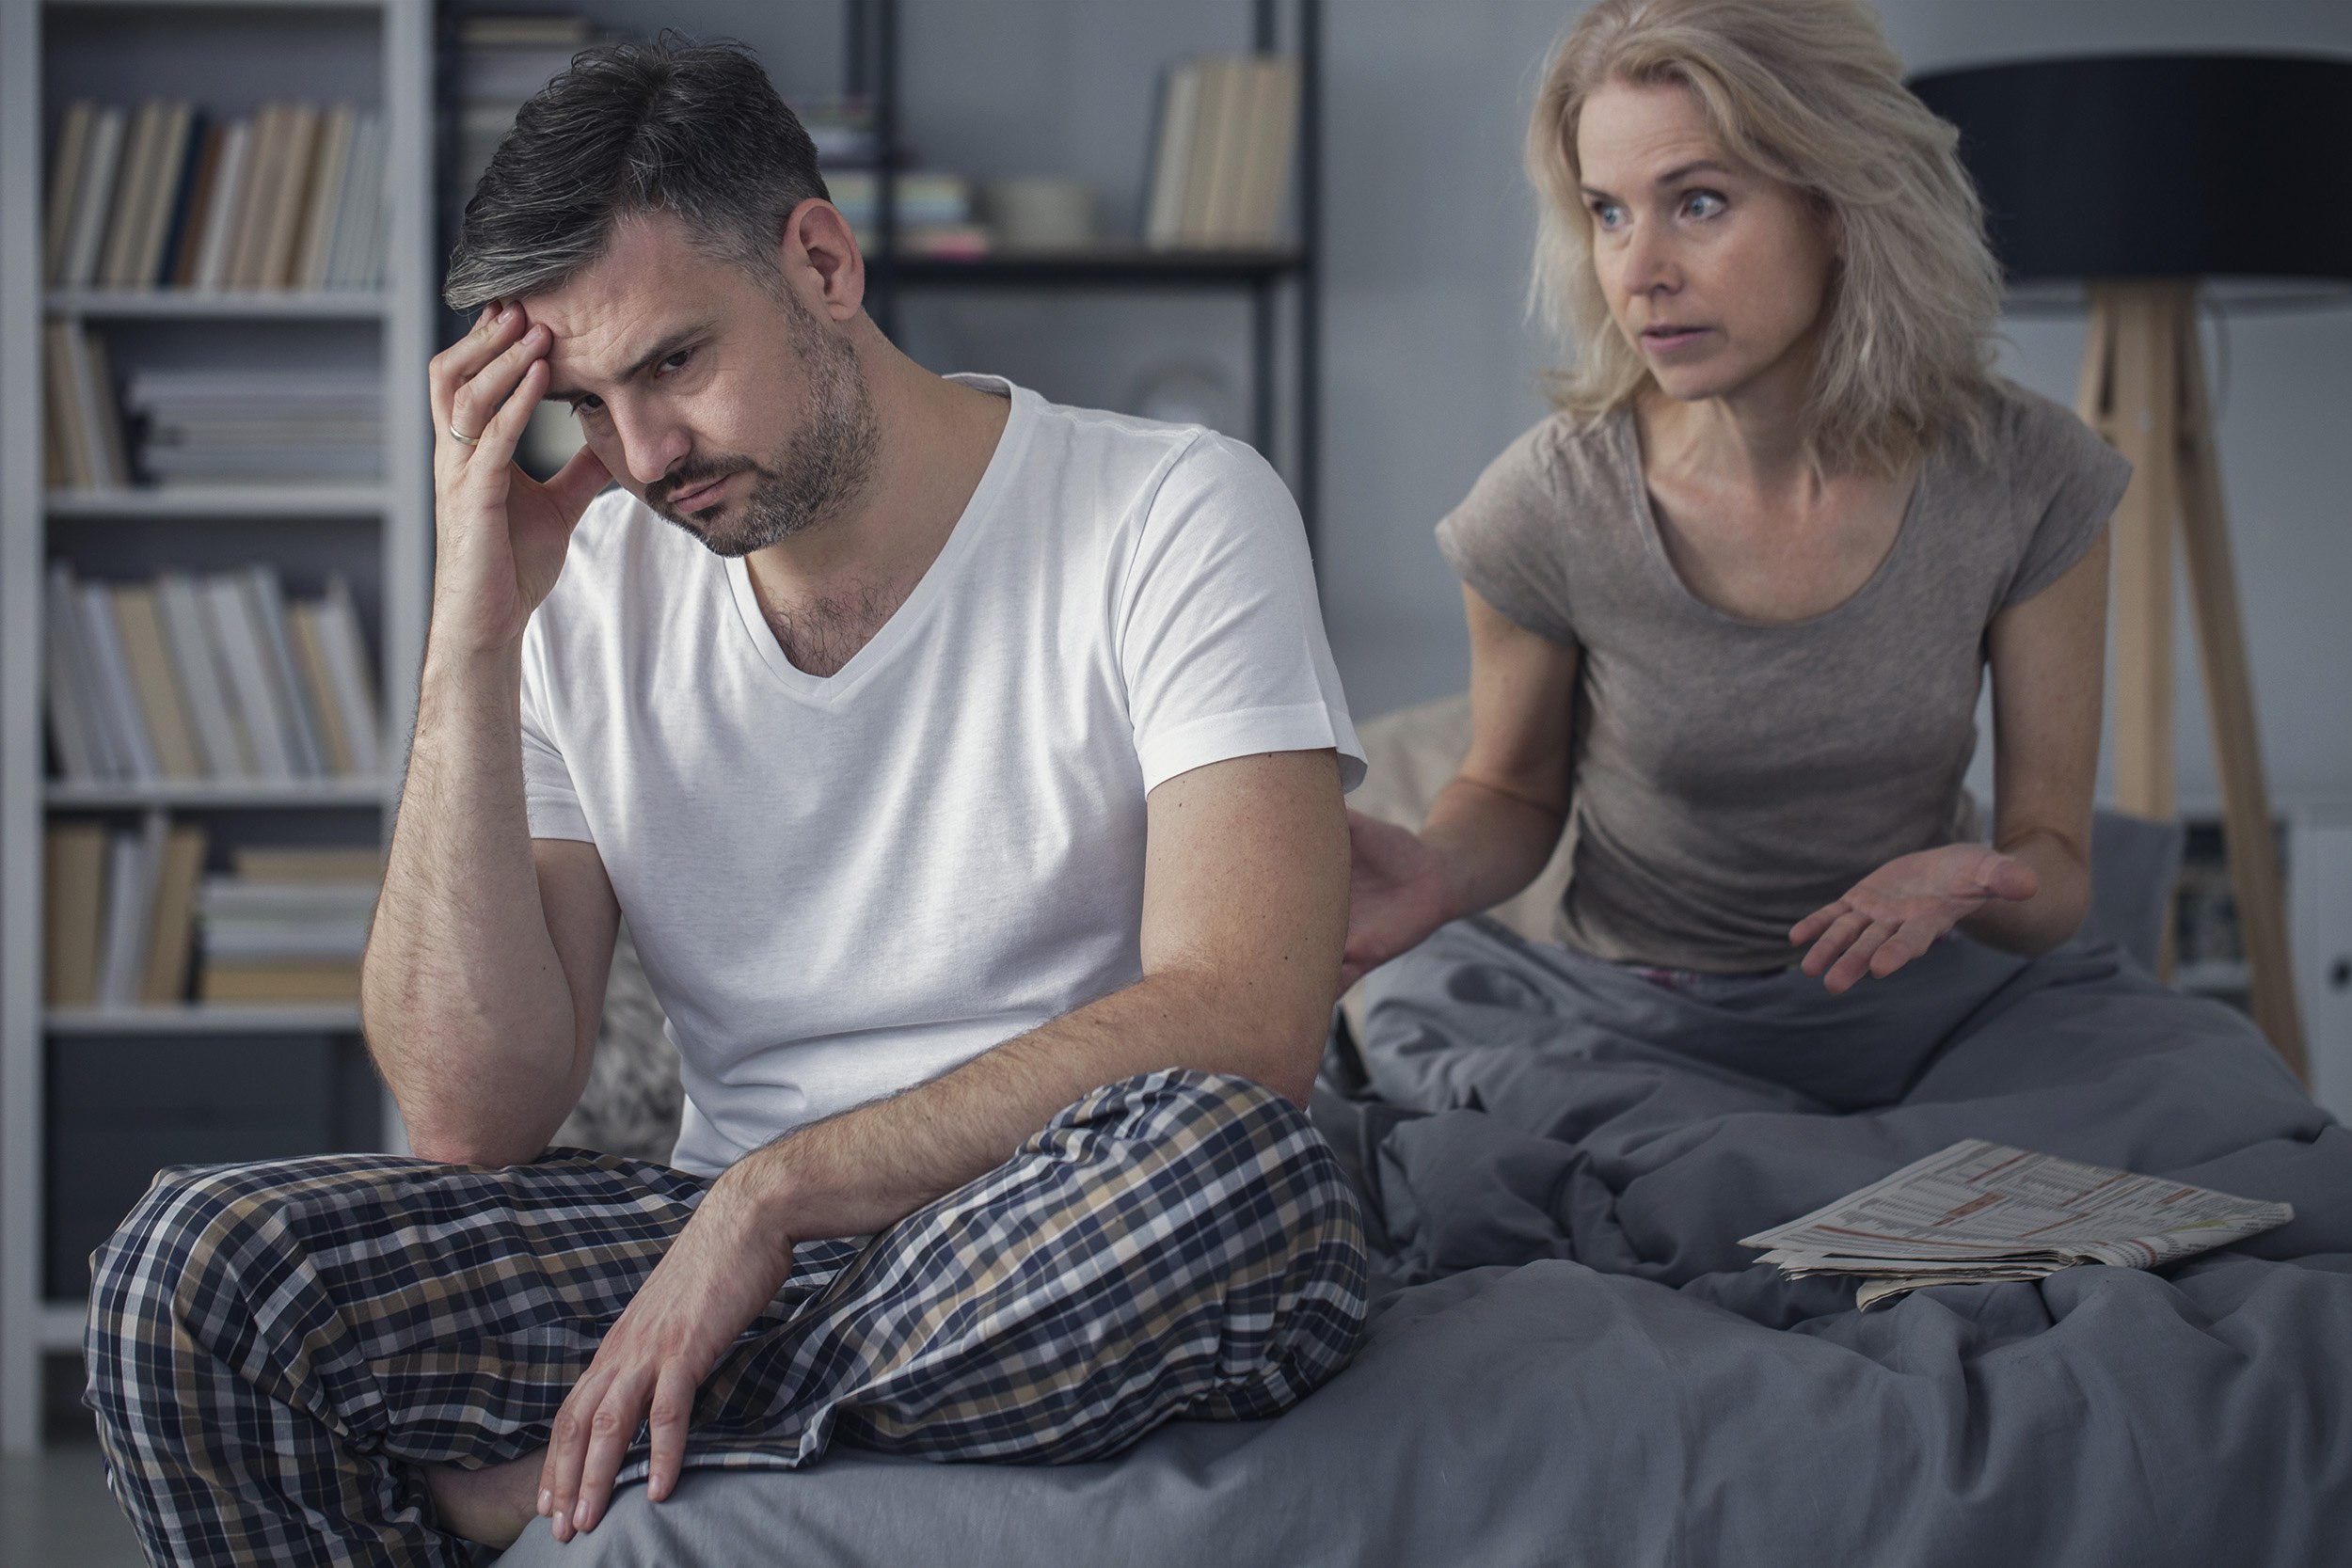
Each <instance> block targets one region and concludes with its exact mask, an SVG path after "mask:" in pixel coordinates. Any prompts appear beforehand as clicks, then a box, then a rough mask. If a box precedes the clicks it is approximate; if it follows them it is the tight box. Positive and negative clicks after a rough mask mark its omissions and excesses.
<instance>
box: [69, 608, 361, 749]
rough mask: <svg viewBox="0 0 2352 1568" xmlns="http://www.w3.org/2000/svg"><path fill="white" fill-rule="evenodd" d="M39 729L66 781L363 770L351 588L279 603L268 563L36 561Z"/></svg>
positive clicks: (358, 666) (356, 620) (356, 623)
mask: <svg viewBox="0 0 2352 1568" xmlns="http://www.w3.org/2000/svg"><path fill="white" fill-rule="evenodd" d="M47 623H48V625H47V636H48V659H47V669H46V679H47V706H48V712H49V734H50V738H51V740H52V742H53V744H54V747H55V750H56V758H57V764H58V768H59V770H60V772H61V773H62V774H63V776H64V777H65V778H66V779H68V780H70V781H72V782H74V783H79V784H100V783H134V784H136V783H149V782H153V781H157V780H166V779H220V780H273V781H275V780H294V779H310V778H327V777H342V778H370V777H373V776H374V775H375V774H376V773H377V771H378V769H379V768H380V767H381V765H382V756H383V750H382V748H383V740H382V732H381V728H380V720H379V718H378V715H377V710H376V704H375V695H374V678H373V675H372V673H370V668H369V659H368V653H367V645H366V642H365V641H364V640H363V638H362V637H361V635H360V630H359V617H358V611H357V610H356V609H355V608H354V607H353V604H352V598H351V590H350V587H349V585H348V584H346V583H345V582H344V581H343V579H342V578H340V577H330V578H327V581H326V593H325V594H323V595H322V596H321V597H319V598H316V599H310V600H297V601H295V602H294V603H293V604H291V605H289V604H288V602H287V600H286V595H285V592H284V590H283V588H282V587H281V585H280V584H279V581H278V574H277V571H276V570H275V569H274V568H272V567H270V566H267V565H254V566H248V567H246V568H244V569H243V570H241V571H233V572H220V573H215V574H212V575H209V576H205V577H200V578H199V577H192V576H190V575H188V574H186V573H183V572H166V573H164V574H163V575H162V576H161V577H159V578H155V580H153V581H152V582H137V583H128V582H126V583H105V582H85V581H77V580H75V578H74V576H73V573H72V569H71V568H70V567H68V566H66V565H65V564H63V563H62V562H60V563H57V564H56V565H53V566H52V567H51V568H50V574H49V588H48V610H47Z"/></svg>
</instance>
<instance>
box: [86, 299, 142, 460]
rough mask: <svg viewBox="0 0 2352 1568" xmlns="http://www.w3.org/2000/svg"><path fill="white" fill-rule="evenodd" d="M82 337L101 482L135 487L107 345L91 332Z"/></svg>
mask: <svg viewBox="0 0 2352 1568" xmlns="http://www.w3.org/2000/svg"><path fill="white" fill-rule="evenodd" d="M80 337H81V341H82V360H83V363H84V366H85V370H84V372H83V378H82V387H83V391H84V395H85V398H86V399H87V403H86V406H85V409H84V413H85V417H86V418H87V420H89V423H90V428H91V429H92V430H94V431H95V432H96V433H97V436H98V450H97V451H96V452H95V453H94V454H93V455H94V457H95V459H96V463H97V467H98V472H99V482H100V483H103V484H108V485H118V486H119V485H125V484H128V483H131V462H130V457H129V454H128V453H127V452H126V451H124V449H123V442H122V411H121V408H120V405H119V404H117V403H116V401H115V378H114V372H113V370H112V369H111V368H110V367H109V366H108V364H107V362H106V341H105V340H104V339H103V338H101V337H100V336H99V335H98V334H97V333H95V332H91V331H89V330H87V328H85V329H84V330H83V331H82V332H81V334H80Z"/></svg>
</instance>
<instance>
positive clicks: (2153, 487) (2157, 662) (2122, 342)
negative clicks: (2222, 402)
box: [2075, 281, 2309, 1081]
mask: <svg viewBox="0 0 2352 1568" xmlns="http://www.w3.org/2000/svg"><path fill="white" fill-rule="evenodd" d="M2075 411H2076V412H2077V413H2078V414H2080V415H2081V416H2082V419H2083V422H2084V423H2086V424H2088V425H2090V427H2091V429H2093V430H2095V431H2097V432H2098V433H2099V434H2100V435H2101V436H2105V437H2106V440H2107V442H2108V444H2109V445H2111V446H2113V447H2114V448H2115V449H2116V450H2117V451H2120V452H2122V454H2123V455H2124V456H2125V457H2127V458H2129V459H2130V460H2131V464H2132V483H2131V487H2130V488H2129V489H2128V490H2126V491H2125V492H2124V495H2123V499H2122V504H2120V505H2119V506H2117V508H2116V510H2115V522H2114V528H2113V539H2114V544H2113V551H2114V560H2115V585H2114V594H2113V607H2114V608H2113V637H2112V647H2113V658H2114V683H2113V690H2114V699H2115V783H2116V790H2115V793H2116V804H2117V805H2118V806H2119V807H2121V808H2122V810H2124V811H2127V812H2130V813H2132V814H2134V815H2135V816H2147V817H2153V818H2156V819H2158V820H2161V821H2170V820H2171V819H2172V818H2173V817H2174V816H2177V815H2178V812H2179V807H2178V803H2177V800H2176V795H2175V787H2174V769H2173V712H2174V707H2173V701H2174V699H2173V686H2172V614H2173V587H2172V570H2173V568H2172V560H2173V554H2172V533H2173V520H2174V518H2175V517H2177V518H2178V519H2179V520H2180V532H2181V542H2182V547H2183V550H2184V552H2185V556H2186V559H2187V563H2188V591H2189V602H2190V604H2191V606H2192V608H2193V610H2194V611H2195V614H2196V624H2197V641H2198V650H2199V654H2200V656H2201V657H2200V662H2201V666H2202V669H2203V673H2204V683H2205V699H2206V707H2207V710H2208V712H2209V715H2210V717H2211V720H2212V727H2213V742H2214V761H2215V766H2216V768H2217V770H2218V771H2219V773H2220V777H2221V800H2222V831H2223V834H2224V841H2225V842H2226V844H2227V845H2228V847H2229V856H2230V877H2231V884H2232V887H2233V892H2234V893H2235V895H2236V898H2237V909H2238V922H2239V929H2240V931H2241V932H2242V934H2243V936H2244V939H2245V945H2246V961H2247V971H2248V977H2249V988H2250V990H2251V991H2252V1001H2253V1008H2254V1022H2256V1023H2257V1024H2258V1025H2259V1026H2260V1027H2261V1029H2262V1031H2263V1033H2264V1034H2265V1035H2266V1036H2268V1037H2269V1038H2270V1042H2271V1044H2272V1045H2274V1046H2276V1047H2277V1048H2278V1051H2279V1053H2280V1055H2281V1056H2283V1057H2284V1058H2286V1062H2287V1065H2288V1066H2289V1067H2291V1068H2293V1069H2295V1071H2296V1075H2297V1076H2298V1077H2304V1078H2305V1079H2306V1080H2307V1081H2308V1076H2309V1069H2308V1067H2307V1065H2306V1063H2305V1058H2304V1050H2303V1026H2302V1021H2301V1017H2300V1015H2299V1013H2298V1012H2297V1010H2296V1001H2295V989H2294V978H2293V971H2292V970H2291V969H2290V968H2289V965H2288V954H2287V929H2286V913H2285V900H2284V898H2283V897H2282V895H2281V879H2280V873H2279V847H2278V841H2277V839H2276V837H2275V836H2274V832H2273V829H2272V825H2271V816H2270V794H2269V789H2268V786H2267V784H2265V781H2264V777H2263V765H2262V746H2261V742H2260V738H2259V736H2257V734H2256V727H2255V722H2254V689H2253V675H2252V669H2251V666H2250V665H2249V662H2248V660H2247V657H2246V625H2245V620H2244V617H2243V615H2242V613H2241V610H2240V608H2239V602H2238V592H2237V570H2236V566H2235V564H2234V563H2233V561H2232V559H2231V554H2230V531H2229V522H2228V518H2227V515H2226V514H2225V513H2224V511H2223V510H2222V502H2221V469H2220V465H2219V462H2218V459H2217V455H2216V451H2215V447H2214V438H2213V420H2212V413H2211V409H2210V405H2209V403H2208V400H2207V398H2206V395H2205V372H2204V356H2203V354H2202V352H2201V349H2200V347H2199V344H2198V341H2197V316H2196V294H2195V291H2194V288H2193V286H2192V285H2190V284H2188V283H2186V282H2163V281H2159V282H2106V283H2094V284H2092V285H2091V288H2090V336H2089V338H2088V340H2087V341H2086V342H2085V345H2084V350H2083V371H2082V381H2081V384H2080V388H2079V391H2078V392H2077V395H2076V399H2075ZM2166 930H2167V936H2168V938H2169V934H2170V923H2169V921H2168V922H2167V923H2166ZM2169 948H2170V944H2169V941H2168V942H2167V952H2168V953H2169ZM2166 967H2167V969H2168V970H2169V962H2168V964H2167V965H2166Z"/></svg>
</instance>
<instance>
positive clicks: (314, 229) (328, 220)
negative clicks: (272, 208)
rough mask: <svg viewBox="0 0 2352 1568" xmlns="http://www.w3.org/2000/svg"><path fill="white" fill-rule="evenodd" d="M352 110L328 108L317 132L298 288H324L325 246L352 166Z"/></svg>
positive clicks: (341, 105)
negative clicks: (316, 146) (316, 149)
mask: <svg viewBox="0 0 2352 1568" xmlns="http://www.w3.org/2000/svg"><path fill="white" fill-rule="evenodd" d="M351 131H352V108H351V105H350V104H348V103H338V104H336V105H335V106H334V107H333V108H331V109H329V110H328V111H327V114H326V121H325V123H324V125H323V126H322V127H321V129H320V133H319V154H318V160H317V163H316V165H315V166H313V168H312V169H311V175H310V195H309V197H308V198H306V199H305V200H304V203H303V214H302V243H301V244H300V245H298V246H297V247H296V249H295V256H294V285H295V286H296V287H297V288H303V289H320V288H325V287H326V247H327V242H328V241H329V240H330V239H332V238H333V237H334V232H335V210H336V208H337V207H339V206H341V205H342V194H343V185H344V182H345V181H346V180H347V179H348V177H349V172H350V166H351Z"/></svg>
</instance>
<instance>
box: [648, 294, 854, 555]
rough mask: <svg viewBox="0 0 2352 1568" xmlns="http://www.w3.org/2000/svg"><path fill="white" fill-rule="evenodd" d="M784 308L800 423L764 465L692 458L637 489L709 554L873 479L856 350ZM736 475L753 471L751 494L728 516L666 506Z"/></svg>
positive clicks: (800, 518) (802, 525)
mask: <svg viewBox="0 0 2352 1568" xmlns="http://www.w3.org/2000/svg"><path fill="white" fill-rule="evenodd" d="M786 305H787V309H790V310H791V311H792V315H793V335H792V336H793V348H794V349H795V350H796V351H797V352H798V354H799V356H800V361H801V370H802V372H803V376H804V377H805V386H806V388H807V394H806V398H805V403H806V405H807V409H808V422H807V423H806V424H804V425H803V426H802V427H801V429H800V430H799V431H798V432H797V433H795V434H794V436H793V437H792V439H791V441H790V442H789V443H788V444H787V446H786V447H785V449H784V452H783V454H782V455H781V456H780V457H778V458H777V459H775V460H774V461H773V462H772V463H761V462H758V461H756V460H755V459H753V458H749V457H743V456H738V455H715V456H701V455H693V456H690V457H688V458H687V460H686V461H685V462H684V463H681V464H680V465H679V466H678V467H675V468H673V469H672V470H671V471H670V472H668V473H667V474H664V475H663V476H662V477H661V478H660V481H658V482H657V483H652V484H648V485H647V486H645V503H646V504H647V505H648V506H650V507H652V508H653V509H654V511H656V512H658V513H660V515H662V516H663V517H665V518H667V519H668V520H670V521H671V522H673V523H675V524H676V525H677V526H678V527H680V528H682V529H684V530H685V531H687V532H689V533H691V534H692V535H693V536H694V537H695V538H697V539H699V540H701V541H702V542H703V545H704V546H705V547H706V548H707V549H708V550H709V551H710V552H711V553H712V554H713V555H723V556H739V555H749V554H751V553H752V552H753V551H754V550H764V549H766V548H767V547H768V546H771V545H772V544H775V543H776V542H777V541H778V540H781V539H787V538H789V537H791V536H792V535H793V534H796V533H800V532H803V531H805V530H808V529H811V528H815V527H816V526H817V525H818V524H819V523H822V522H824V521H826V520H827V519H828V518H832V517H835V516H838V515H841V514H842V513H843V512H844V511H846V510H847V509H848V507H849V503H850V501H852V500H854V499H856V498H857V496H858V494H859V493H860V492H861V491H863V490H864V489H865V488H866V484H867V483H868V482H869V481H870V480H871V479H872V478H873V474H874V462H875V457H876V455H877V453H878V452H879V451H880V449H881V446H882V430H881V426H880V423H879V422H878V421H877V420H876V419H875V418H874V403H873V399H872V397H871V396H870V395H869V394H868V393H867V391H866V374H865V372H864V371H863V370H862V369H861V368H860V366H859V365H858V362H857V350H856V349H855V348H853V347H851V346H850V343H849V341H847V340H846V339H842V338H837V337H835V336H834V335H833V334H832V333H830V332H827V331H826V330H825V329H824V328H823V327H822V326H820V325H818V321H817V318H816V317H814V316H812V315H810V314H809V313H808V311H807V310H806V309H803V308H802V306H801V305H800V302H799V301H797V300H792V299H788V298H787V301H786ZM737 473H749V474H750V475H751V476H752V485H751V493H750V494H749V495H748V496H746V497H745V498H744V499H743V500H742V502H741V503H740V504H739V506H738V507H736V508H735V509H734V510H733V512H732V514H731V515H721V516H716V517H712V518H710V519H709V520H708V521H707V522H706V521H698V520H697V519H695V518H693V517H690V516H686V515H682V514H680V513H677V512H675V511H672V510H671V508H670V505H669V499H670V498H671V497H672V496H675V495H676V494H677V493H678V492H680V491H682V490H691V489H692V488H694V486H696V485H698V484H704V483H708V482H709V481H711V480H714V479H718V478H721V477H723V476H724V475H727V474H737Z"/></svg>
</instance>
